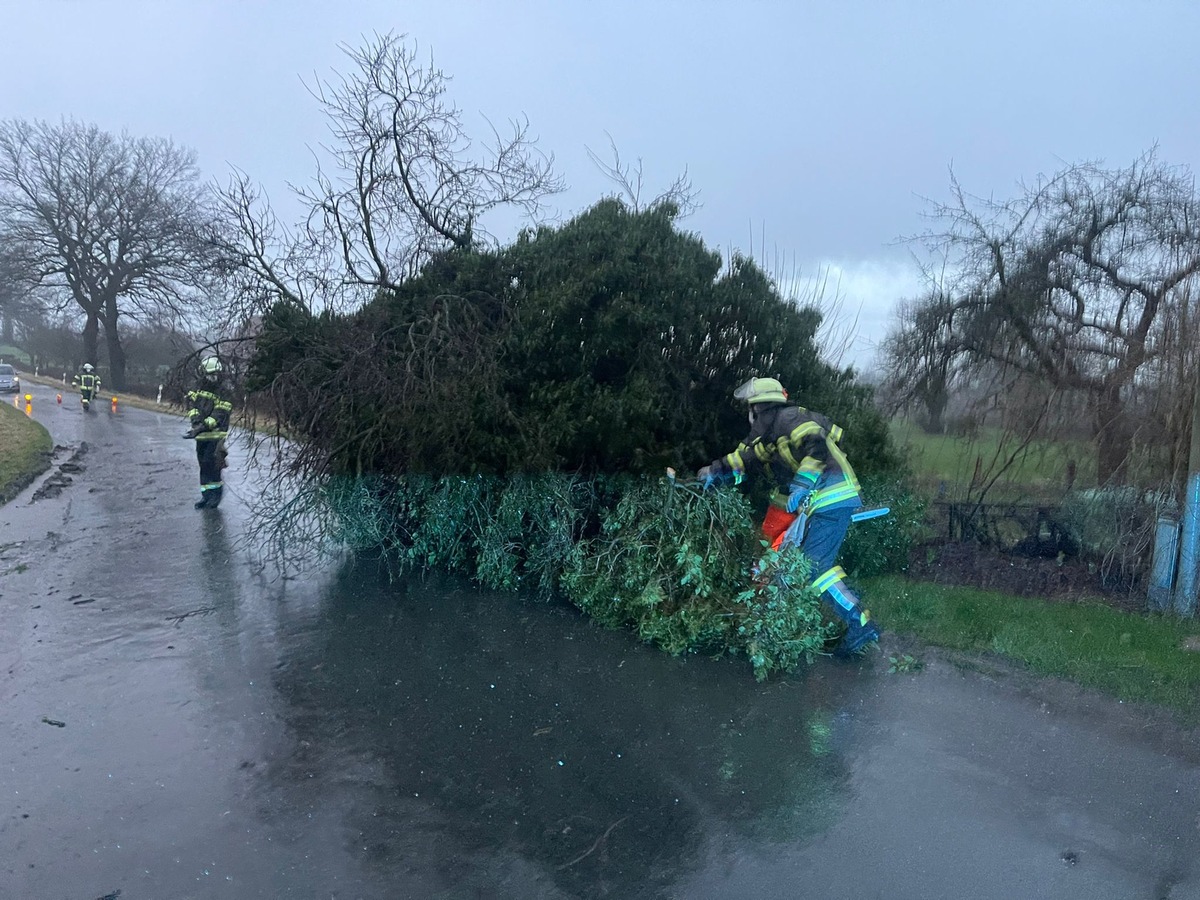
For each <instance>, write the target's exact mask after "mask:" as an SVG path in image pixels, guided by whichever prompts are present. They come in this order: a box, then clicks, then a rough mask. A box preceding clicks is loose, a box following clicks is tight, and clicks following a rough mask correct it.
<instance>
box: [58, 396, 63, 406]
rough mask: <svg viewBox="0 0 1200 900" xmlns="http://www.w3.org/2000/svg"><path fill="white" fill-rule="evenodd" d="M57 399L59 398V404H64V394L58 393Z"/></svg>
mask: <svg viewBox="0 0 1200 900" xmlns="http://www.w3.org/2000/svg"><path fill="white" fill-rule="evenodd" d="M57 399H58V405H59V406H62V394H58V395H57Z"/></svg>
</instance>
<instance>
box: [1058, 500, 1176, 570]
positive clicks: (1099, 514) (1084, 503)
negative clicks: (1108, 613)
mask: <svg viewBox="0 0 1200 900" xmlns="http://www.w3.org/2000/svg"><path fill="white" fill-rule="evenodd" d="M1162 502H1163V498H1162V497H1160V496H1159V495H1157V494H1153V493H1147V492H1145V491H1142V490H1140V489H1138V488H1136V487H1133V486H1130V485H1123V486H1117V487H1105V488H1090V489H1087V490H1081V491H1072V492H1071V493H1069V494H1067V496H1066V497H1065V498H1064V499H1063V502H1062V504H1061V505H1060V507H1059V513H1058V515H1059V521H1060V523H1061V524H1062V525H1063V527H1064V528H1065V529H1066V530H1067V533H1068V534H1069V535H1070V537H1071V538H1072V539H1073V540H1074V541H1075V543H1076V544H1077V545H1078V547H1079V551H1080V555H1081V557H1082V558H1083V559H1085V560H1087V561H1088V562H1089V563H1091V564H1093V565H1095V566H1097V567H1098V568H1099V570H1100V573H1101V575H1102V576H1103V577H1104V579H1105V580H1106V581H1108V582H1110V583H1117V584H1124V585H1133V584H1135V583H1136V582H1137V581H1138V580H1139V579H1140V578H1141V577H1142V576H1143V575H1144V574H1145V573H1146V571H1147V568H1148V563H1149V556H1150V548H1151V546H1152V544H1153V541H1154V523H1155V519H1156V518H1157V514H1158V507H1159V506H1160V505H1161V503H1162Z"/></svg>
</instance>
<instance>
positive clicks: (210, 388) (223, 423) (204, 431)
mask: <svg viewBox="0 0 1200 900" xmlns="http://www.w3.org/2000/svg"><path fill="white" fill-rule="evenodd" d="M220 390H221V388H220V385H217V384H205V385H204V386H202V387H200V388H198V389H197V390H194V391H188V395H187V397H188V403H190V404H191V405H192V408H191V409H189V410H188V413H187V415H188V418H189V419H190V420H191V422H192V434H193V435H194V436H195V438H196V440H198V441H216V440H220V439H221V438H223V437H225V436H226V435H227V434H229V416H230V414H231V413H232V412H233V404H232V403H230V402H229V401H228V400H223V399H222V398H221V397H220V395H219V394H218V393H217V391H220Z"/></svg>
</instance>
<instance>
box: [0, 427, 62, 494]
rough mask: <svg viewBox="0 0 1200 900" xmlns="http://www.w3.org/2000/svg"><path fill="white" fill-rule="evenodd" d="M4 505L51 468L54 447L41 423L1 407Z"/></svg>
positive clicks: (0, 481)
mask: <svg viewBox="0 0 1200 900" xmlns="http://www.w3.org/2000/svg"><path fill="white" fill-rule="evenodd" d="M0 447H3V448H4V449H3V451H2V452H0V504H3V503H7V502H8V501H9V500H11V499H12V498H13V497H15V496H16V495H17V494H18V493H20V492H21V490H22V489H23V488H24V487H25V486H26V485H27V484H29V483H30V482H31V481H33V479H34V478H36V477H37V476H38V475H40V474H41V473H42V472H44V471H46V469H47V468H49V466H50V453H51V451H52V450H53V449H54V444H53V442H52V441H51V439H50V432H48V431H47V430H46V429H45V428H44V427H43V426H42V425H41V424H40V423H38V422H35V421H34V420H33V419H30V418H29V417H27V416H26V415H25V413H24V412H23V411H22V410H19V409H17V408H16V407H14V406H11V405H9V404H8V403H0Z"/></svg>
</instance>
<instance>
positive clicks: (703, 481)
mask: <svg viewBox="0 0 1200 900" xmlns="http://www.w3.org/2000/svg"><path fill="white" fill-rule="evenodd" d="M696 477H697V478H699V479H700V487H701V488H703V489H704V490H706V491H707V490H708V489H709V488H711V487H713V486H714V485H718V484H724V483H725V482H726V481H728V480H729V476H728V475H726V474H725V473H723V472H715V471H713V468H712V466H705V467H704V468H702V469H701V470H700V471H699V472H697V473H696Z"/></svg>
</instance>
